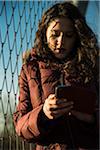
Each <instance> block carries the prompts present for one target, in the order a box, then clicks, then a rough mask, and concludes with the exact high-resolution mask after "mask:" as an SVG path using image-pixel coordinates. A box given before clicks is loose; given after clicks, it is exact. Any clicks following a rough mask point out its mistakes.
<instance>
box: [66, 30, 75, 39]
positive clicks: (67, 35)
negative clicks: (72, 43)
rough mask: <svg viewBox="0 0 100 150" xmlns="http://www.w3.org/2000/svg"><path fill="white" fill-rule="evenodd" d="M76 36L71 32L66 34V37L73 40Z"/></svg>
mask: <svg viewBox="0 0 100 150" xmlns="http://www.w3.org/2000/svg"><path fill="white" fill-rule="evenodd" d="M73 35H74V31H70V32H67V33H66V37H69V38H71V37H72V36H73Z"/></svg>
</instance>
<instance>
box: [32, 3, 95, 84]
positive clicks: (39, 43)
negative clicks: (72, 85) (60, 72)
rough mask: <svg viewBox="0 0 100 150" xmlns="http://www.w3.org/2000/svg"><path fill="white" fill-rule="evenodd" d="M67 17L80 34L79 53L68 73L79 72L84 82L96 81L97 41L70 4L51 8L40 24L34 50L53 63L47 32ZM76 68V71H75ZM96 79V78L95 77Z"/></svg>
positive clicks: (67, 67)
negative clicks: (54, 21) (56, 19)
mask: <svg viewBox="0 0 100 150" xmlns="http://www.w3.org/2000/svg"><path fill="white" fill-rule="evenodd" d="M62 16H63V17H67V18H69V19H71V20H72V21H73V23H74V26H75V29H76V32H77V34H78V42H79V43H78V44H77V52H76V54H75V55H74V57H73V59H72V61H71V63H69V64H67V65H66V67H65V68H66V71H67V72H68V73H69V74H74V73H75V71H74V70H77V72H78V73H77V74H78V76H80V78H81V79H82V80H83V82H89V81H90V80H91V79H94V74H95V75H96V74H97V70H98V68H97V57H98V46H97V39H96V36H95V34H94V33H93V31H92V30H91V28H90V27H89V26H88V25H87V23H86V20H85V18H84V17H83V16H82V14H81V13H80V11H79V9H78V8H77V7H76V6H74V5H73V4H72V3H70V2H63V3H58V4H55V5H54V6H52V7H51V8H49V9H48V10H47V11H46V12H45V13H44V15H43V16H42V19H41V21H40V23H39V27H38V30H37V32H36V38H35V41H34V48H35V49H36V53H37V55H38V56H39V57H41V58H43V60H45V61H47V63H49V62H50V63H51V60H52V61H55V60H56V59H53V56H52V54H51V53H50V50H49V48H48V45H47V41H46V30H47V27H48V25H49V23H50V22H51V21H52V20H53V19H55V18H59V17H62ZM75 68H76V69H75ZM95 77H96V76H95Z"/></svg>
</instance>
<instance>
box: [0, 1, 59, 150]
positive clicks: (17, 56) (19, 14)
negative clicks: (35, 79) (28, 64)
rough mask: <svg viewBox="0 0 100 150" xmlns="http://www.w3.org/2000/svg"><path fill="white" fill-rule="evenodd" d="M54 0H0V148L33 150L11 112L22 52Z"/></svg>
mask: <svg viewBox="0 0 100 150" xmlns="http://www.w3.org/2000/svg"><path fill="white" fill-rule="evenodd" d="M56 2H57V1H53V0H51V1H38V0H37V1H0V150H34V147H35V145H32V144H28V143H26V142H25V141H22V140H21V139H20V138H19V137H18V136H17V135H16V134H15V129H14V125H13V118H12V114H13V112H14V111H15V108H16V105H17V102H18V93H19V89H18V78H19V74H20V68H21V65H22V53H23V51H24V50H27V49H30V48H31V47H32V46H33V41H34V38H35V32H36V30H37V27H38V22H39V20H40V19H41V15H42V14H43V12H44V11H45V10H46V9H47V8H48V7H50V6H52V5H53V4H54V3H56Z"/></svg>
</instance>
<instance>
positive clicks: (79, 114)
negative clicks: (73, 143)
mask: <svg viewBox="0 0 100 150" xmlns="http://www.w3.org/2000/svg"><path fill="white" fill-rule="evenodd" d="M71 114H73V115H74V116H75V117H76V118H77V119H79V120H82V121H85V122H89V123H92V122H93V121H94V117H93V115H90V114H87V113H82V112H79V111H76V110H72V111H71Z"/></svg>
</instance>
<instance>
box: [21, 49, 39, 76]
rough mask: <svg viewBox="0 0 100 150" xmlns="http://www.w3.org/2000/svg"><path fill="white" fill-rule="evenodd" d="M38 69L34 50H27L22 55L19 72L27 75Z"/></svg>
mask: <svg viewBox="0 0 100 150" xmlns="http://www.w3.org/2000/svg"><path fill="white" fill-rule="evenodd" d="M37 69H38V59H37V56H36V54H35V51H34V49H31V50H27V51H25V52H24V53H23V54H22V68H21V72H24V73H25V74H29V73H30V72H33V71H34V72H36V70H37Z"/></svg>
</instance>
